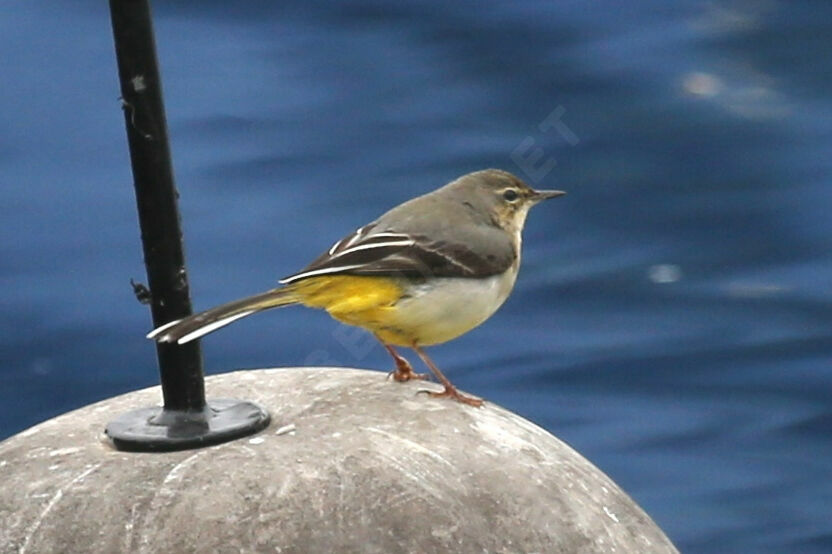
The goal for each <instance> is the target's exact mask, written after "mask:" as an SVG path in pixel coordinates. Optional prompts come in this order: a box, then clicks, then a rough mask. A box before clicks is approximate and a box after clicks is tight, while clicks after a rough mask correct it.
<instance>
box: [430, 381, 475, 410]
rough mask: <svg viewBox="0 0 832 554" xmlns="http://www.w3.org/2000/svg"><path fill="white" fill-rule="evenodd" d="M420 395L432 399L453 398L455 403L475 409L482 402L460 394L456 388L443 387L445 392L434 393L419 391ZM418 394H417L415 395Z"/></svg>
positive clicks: (473, 397)
mask: <svg viewBox="0 0 832 554" xmlns="http://www.w3.org/2000/svg"><path fill="white" fill-rule="evenodd" d="M419 392H420V393H425V394H427V395H428V396H431V397H433V398H445V397H447V398H453V399H454V400H456V401H457V402H462V403H463V404H468V405H469V406H474V407H475V408H479V407H480V406H482V403H483V400H482V399H481V398H477V397H475V396H468V395H467V394H462V393H461V392H459V391H458V390H456V387H448V386H446V387H445V390H443V391H441V392H436V391H432V390H420V391H419ZM417 394H418V393H417Z"/></svg>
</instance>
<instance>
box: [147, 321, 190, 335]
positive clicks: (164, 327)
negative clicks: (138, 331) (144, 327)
mask: <svg viewBox="0 0 832 554" xmlns="http://www.w3.org/2000/svg"><path fill="white" fill-rule="evenodd" d="M180 321H182V320H181V319H174V320H173V321H170V322H168V323H165V324H164V325H161V326H159V327H156V328H155V329H153V330H152V331H151V332H149V333H148V334H147V335H146V336H147V338H149V339H153V338H156V337H157V336H159V335H160V334H161V333H162V332H163V331H165V330H167V329H170V328H171V327H173V326H174V325H176V324H177V323H179V322H180Z"/></svg>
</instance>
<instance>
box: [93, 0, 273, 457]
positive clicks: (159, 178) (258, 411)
mask: <svg viewBox="0 0 832 554" xmlns="http://www.w3.org/2000/svg"><path fill="white" fill-rule="evenodd" d="M110 14H111V18H112V24H113V37H114V39H115V47H116V58H117V61H118V73H119V80H120V82H121V98H122V108H123V109H124V120H125V125H126V127H127V141H128V145H129V147H130V161H131V164H132V167H133V179H134V187H135V191H136V203H137V205H138V212H139V224H140V227H141V234H142V247H143V250H144V259H145V265H146V267H147V278H148V283H149V285H150V304H151V311H152V314H153V323H154V326H159V325H162V324H164V323H167V322H169V321H172V320H174V319H179V318H182V317H185V316H187V315H189V314H190V313H191V300H190V296H189V290H188V278H187V273H186V271H185V257H184V254H183V247H182V231H181V228H180V225H179V211H178V209H177V206H176V200H177V196H178V195H177V192H176V189H175V186H174V180H173V169H172V164H171V158H170V148H169V145H168V136H167V122H166V120H165V110H164V104H163V102H162V86H161V80H160V77H159V68H158V64H157V61H156V47H155V41H154V38H153V25H152V22H151V17H150V5H149V3H148V0H110ZM156 353H157V357H158V360H159V373H160V376H161V382H162V396H163V400H164V408H163V409H162V410H159V409H158V408H145V409H141V410H137V411H135V412H130V413H128V414H124V415H123V416H121V417H120V418H118V419H116V420H115V421H113V422H111V423H110V424H109V425H108V426H107V434H108V435H109V436H110V438H111V439H112V440H113V443H114V444H115V445H116V447H118V448H120V449H123V450H179V449H185V448H193V447H196V446H202V445H208V444H216V443H218V442H223V441H225V440H230V439H233V438H237V437H240V436H244V435H248V434H251V433H253V432H255V431H259V430H260V429H262V428H264V427H265V426H266V425H268V423H269V415H268V413H267V412H265V410H263V409H262V408H260V407H259V406H257V405H256V404H253V403H250V402H242V401H236V400H217V401H213V402H211V403H206V400H205V385H204V378H203V373H202V354H201V350H200V347H199V341H193V342H190V343H187V344H185V345H176V344H165V343H156Z"/></svg>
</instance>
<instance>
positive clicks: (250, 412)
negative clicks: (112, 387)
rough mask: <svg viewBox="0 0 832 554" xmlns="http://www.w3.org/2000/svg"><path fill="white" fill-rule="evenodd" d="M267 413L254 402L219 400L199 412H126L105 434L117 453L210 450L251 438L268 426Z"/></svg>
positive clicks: (158, 409) (162, 409)
mask: <svg viewBox="0 0 832 554" xmlns="http://www.w3.org/2000/svg"><path fill="white" fill-rule="evenodd" d="M270 419H271V417H270V416H269V412H267V411H266V410H265V409H263V408H261V407H260V406H258V405H257V404H254V403H253V402H246V401H243V400H234V399H230V398H219V399H215V400H211V401H209V402H208V405H207V406H206V407H205V408H204V409H203V410H201V411H180V410H166V409H164V408H160V407H153V408H142V409H140V410H135V411H132V412H127V413H126V414H123V415H121V416H119V417H118V418H117V419H115V420H113V421H111V422H110V423H109V424H108V425H107V428H106V429H105V433H107V436H108V437H109V438H110V440H111V441H112V443H113V445H114V446H115V447H116V448H117V449H118V450H125V451H128V452H172V451H174V450H189V449H191V448H202V447H204V446H212V445H215V444H220V443H223V442H227V441H230V440H234V439H238V438H240V437H245V436H247V435H252V434H254V433H256V432H258V431H260V430H262V429H265V428H266V427H267V426H268V425H269V421H270Z"/></svg>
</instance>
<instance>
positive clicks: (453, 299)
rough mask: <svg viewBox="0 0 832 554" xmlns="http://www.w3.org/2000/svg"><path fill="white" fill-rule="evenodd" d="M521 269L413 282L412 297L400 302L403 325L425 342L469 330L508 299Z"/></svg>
mask: <svg viewBox="0 0 832 554" xmlns="http://www.w3.org/2000/svg"><path fill="white" fill-rule="evenodd" d="M516 278H517V271H516V270H515V269H514V267H511V268H509V269H508V271H506V272H505V273H502V274H500V275H493V276H491V277H486V278H480V279H471V278H467V279H466V278H460V277H434V278H432V279H430V280H428V281H427V282H426V283H424V284H421V285H412V286H411V287H410V288H409V289H408V291H407V293H408V296H407V297H405V298H403V299H402V300H400V301H399V302H397V303H396V312H395V313H396V320H397V321H398V322H399V325H398V326H399V327H401V328H403V329H405V328H406V329H408V330H411V331H412V332H413V333H414V335H416V339H417V342H418V343H419V344H421V345H425V346H427V345H431V344H439V343H442V342H446V341H449V340H451V339H454V338H456V337H458V336H460V335H462V334H463V333H467V332H468V331H470V330H471V329H473V328H474V327H476V326H478V325H479V324H481V323H482V322H484V321H485V320H486V319H488V318H489V317H491V316H492V315H493V314H494V312H496V311H497V308H499V307H500V306H501V305H502V304H503V302H505V300H506V298H508V295H509V294H510V293H511V289H512V288H513V287H514V281H515V279H516Z"/></svg>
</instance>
